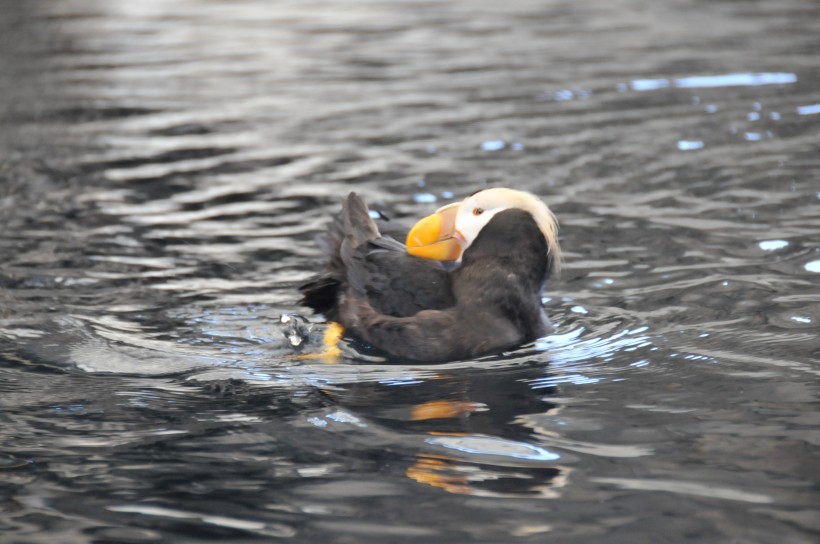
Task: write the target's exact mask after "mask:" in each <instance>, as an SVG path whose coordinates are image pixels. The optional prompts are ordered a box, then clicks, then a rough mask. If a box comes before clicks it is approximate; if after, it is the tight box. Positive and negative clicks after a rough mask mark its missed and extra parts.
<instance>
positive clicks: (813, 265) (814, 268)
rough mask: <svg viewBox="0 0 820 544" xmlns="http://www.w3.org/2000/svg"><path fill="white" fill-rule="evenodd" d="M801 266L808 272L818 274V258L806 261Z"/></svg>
mask: <svg viewBox="0 0 820 544" xmlns="http://www.w3.org/2000/svg"><path fill="white" fill-rule="evenodd" d="M803 268H805V269H806V270H808V271H809V272H814V273H815V274H820V260H818V261H811V262H808V263H806V264H805V265H804V266H803Z"/></svg>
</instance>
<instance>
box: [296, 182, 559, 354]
mask: <svg viewBox="0 0 820 544" xmlns="http://www.w3.org/2000/svg"><path fill="white" fill-rule="evenodd" d="M325 249H326V250H328V251H329V254H330V255H329V260H328V265H327V269H326V271H325V272H324V273H323V274H321V275H320V276H318V277H316V278H314V279H313V280H311V281H309V282H308V283H307V284H305V285H304V286H302V288H301V291H302V293H303V295H304V298H303V301H302V302H303V304H306V305H307V306H310V307H312V308H314V310H316V311H317V312H320V313H323V314H324V315H325V316H326V317H327V318H328V319H330V320H333V321H337V322H339V323H340V324H341V325H342V326H344V327H345V328H346V329H347V331H348V332H350V333H352V334H353V335H355V336H357V337H359V338H360V339H362V340H364V341H365V342H367V343H370V344H372V345H373V346H375V347H377V348H379V349H381V350H383V351H385V352H387V353H388V354H391V355H395V356H399V357H404V358H408V359H413V360H418V361H430V362H439V361H448V360H455V359H463V358H469V357H476V356H480V355H485V354H488V353H497V352H499V351H502V350H504V349H507V348H511V347H514V346H516V345H520V344H522V343H524V342H528V341H532V340H534V339H536V338H538V337H540V336H543V335H546V334H549V333H550V332H551V331H552V327H551V325H550V323H549V320H548V319H547V317H546V315H545V314H544V311H543V309H542V308H541V290H542V288H543V286H544V283H545V282H546V280H547V278H548V277H549V275H550V271H551V267H552V259H551V258H550V256H549V255H548V244H547V241H546V240H545V238H544V235H543V234H542V231H541V230H540V229H539V226H538V224H537V223H536V221H535V219H534V218H533V216H532V215H530V213H528V212H526V211H524V210H521V209H516V208H510V209H505V210H503V211H500V212H498V213H497V214H496V215H495V216H494V217H492V219H490V220H489V222H488V223H487V224H486V225H485V226H484V227H483V229H482V230H481V231H480V232H479V233H478V236H477V237H476V239H475V240H474V241H473V242H472V244H471V245H470V246H469V247H468V248H467V249H466V250H465V251H464V253H463V256H462V261H461V264H460V266H458V267H457V268H456V269H455V270H453V271H448V270H447V269H446V267H445V266H444V265H442V263H440V262H438V261H430V260H426V259H420V258H417V257H413V256H411V255H409V254H407V253H406V252H405V251H404V245H403V244H401V243H399V242H397V241H396V240H395V239H393V238H388V237H385V236H382V235H381V234H380V232H379V229H378V227H377V226H376V224H375V223H374V221H373V220H372V219H371V218H370V216H369V215H368V212H367V207H366V206H365V204H364V202H362V200H361V199H360V198H358V197H357V196H356V195H355V194H353V193H351V195H350V196H349V197H348V198H347V199H346V201H345V202H344V205H343V210H342V214H341V216H340V217H337V218H336V219H335V220H334V221H333V223H331V225H330V229H329V232H328V235H327V238H326V241H325Z"/></svg>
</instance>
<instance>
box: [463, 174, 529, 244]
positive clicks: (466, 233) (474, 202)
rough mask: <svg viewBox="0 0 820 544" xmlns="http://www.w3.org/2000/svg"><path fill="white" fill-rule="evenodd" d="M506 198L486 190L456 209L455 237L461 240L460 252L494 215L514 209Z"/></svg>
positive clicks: (491, 190)
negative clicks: (459, 237)
mask: <svg viewBox="0 0 820 544" xmlns="http://www.w3.org/2000/svg"><path fill="white" fill-rule="evenodd" d="M506 196H508V195H507V194H505V193H498V191H497V190H494V189H487V190H486V191H481V192H480V193H476V194H474V195H473V196H470V197H467V198H466V199H464V201H463V202H462V203H461V205H460V206H459V207H458V212H457V213H456V221H455V228H456V236H461V239H462V246H463V247H462V251H464V250H465V249H467V248H468V247H470V244H472V243H473V241H474V240H475V239H476V238H477V237H478V233H479V232H481V229H483V228H484V226H485V225H486V224H487V223H489V222H490V219H492V218H493V217H495V214H497V213H498V212H501V211H504V210H508V209H510V208H514V207H516V206H515V205H514V203H513V202H511V200H510V199H509V198H505V197H506Z"/></svg>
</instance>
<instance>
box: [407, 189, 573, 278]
mask: <svg viewBox="0 0 820 544" xmlns="http://www.w3.org/2000/svg"><path fill="white" fill-rule="evenodd" d="M510 208H517V209H520V210H524V211H526V212H528V213H529V214H530V215H532V217H533V219H535V222H536V223H537V224H538V227H539V229H540V230H541V233H542V234H543V235H544V239H545V240H546V241H547V247H548V249H549V254H550V255H551V256H552V259H553V262H554V263H555V264H556V265H558V264H559V263H560V259H561V250H560V248H559V246H558V222H557V221H556V220H555V216H554V215H553V214H552V212H551V211H550V209H549V208H547V205H546V204H544V203H543V202H542V201H541V200H540V199H539V198H538V197H536V196H535V195H532V194H530V193H527V192H524V191H516V190H514V189H506V188H502V187H499V188H494V189H485V190H483V191H480V192H478V193H475V194H474V195H472V196H469V197H467V198H465V199H464V200H463V201H462V202H461V203H457V204H450V205H448V206H444V207H442V208H439V209H438V210H437V211H436V213H434V214H433V215H430V216H427V217H425V218H424V219H422V220H420V221H419V222H418V223H416V225H415V226H414V227H413V229H412V230H411V231H410V234H409V235H408V237H407V250H408V252H410V253H411V254H413V255H416V256H419V257H424V258H426V259H436V260H458V259H461V254H462V253H463V252H464V250H465V249H467V248H468V247H470V244H471V243H472V242H473V241H474V240H475V239H476V238H477V237H478V233H479V232H481V229H483V228H484V226H485V225H487V223H489V222H490V220H491V219H492V218H493V217H495V215H496V214H498V213H499V212H501V211H504V210H508V209H510ZM510 243H515V241H514V240H511V241H510Z"/></svg>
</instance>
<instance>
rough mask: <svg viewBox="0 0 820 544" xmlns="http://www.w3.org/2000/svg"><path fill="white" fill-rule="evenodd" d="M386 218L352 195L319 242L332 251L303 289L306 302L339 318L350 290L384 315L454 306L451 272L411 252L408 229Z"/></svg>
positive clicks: (326, 315)
mask: <svg viewBox="0 0 820 544" xmlns="http://www.w3.org/2000/svg"><path fill="white" fill-rule="evenodd" d="M388 221H389V220H387V219H386V218H384V219H382V220H381V221H374V220H373V219H372V218H371V217H370V214H369V210H368V208H367V205H366V204H365V203H364V201H363V200H362V199H361V198H359V196H358V195H356V194H355V193H350V195H348V197H347V198H346V199H345V201H344V202H343V205H342V212H341V213H340V214H339V215H337V216H336V217H334V219H333V220H332V221H331V223H330V225H329V226H328V231H327V233H326V234H325V236H324V238H323V240H321V242H320V246H321V247H322V249H323V250H324V252H325V253H326V254H327V259H328V260H327V263H326V265H325V270H324V271H323V272H322V273H321V274H319V275H317V276H314V277H313V278H311V279H310V280H308V281H307V282H306V283H305V284H304V285H302V286H301V287H300V288H299V290H300V291H301V293H302V295H303V298H302V300H301V304H303V305H305V306H309V307H311V308H313V310H314V311H315V312H317V313H322V314H324V315H325V317H327V318H328V319H330V320H333V321H338V320H339V316H340V311H339V310H340V308H339V304H340V300H342V295H343V294H344V293H345V291H346V290H347V289H348V288H351V289H353V291H354V292H356V293H357V295H358V296H360V297H363V298H365V299H366V300H367V301H368V302H369V304H370V305H371V306H372V307H373V308H374V309H375V310H376V311H378V312H379V313H382V314H385V315H390V316H395V317H406V316H411V315H415V314H416V313H418V312H419V311H421V310H425V309H441V308H447V307H449V306H452V305H453V304H454V299H453V294H452V288H451V284H450V274H449V272H448V271H447V270H446V269H445V268H444V266H443V265H442V264H441V263H439V262H436V261H430V260H427V259H420V258H418V257H414V256H412V255H410V254H408V253H407V251H406V248H405V246H404V244H402V243H401V242H399V241H397V240H396V239H395V238H394V237H391V236H385V235H383V234H382V231H383V230H384V231H387V232H390V233H391V234H393V235H394V236H398V237H401V238H404V236H405V235H406V232H407V229H406V228H402V227H401V226H399V225H397V224H396V223H395V222H393V221H389V223H388Z"/></svg>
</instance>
